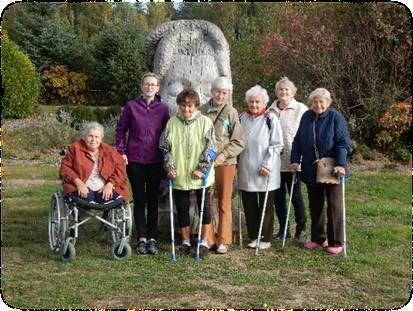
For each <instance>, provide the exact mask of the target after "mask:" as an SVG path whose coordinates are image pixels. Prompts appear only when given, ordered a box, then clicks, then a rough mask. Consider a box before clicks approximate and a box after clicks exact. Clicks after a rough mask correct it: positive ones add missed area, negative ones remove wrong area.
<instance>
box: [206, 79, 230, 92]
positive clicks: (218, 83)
mask: <svg viewBox="0 0 413 311" xmlns="http://www.w3.org/2000/svg"><path fill="white" fill-rule="evenodd" d="M212 90H228V91H229V92H230V93H231V92H232V83H231V80H230V79H229V78H228V77H224V76H221V77H218V78H216V79H215V80H214V81H213V82H212V84H211V91H212Z"/></svg>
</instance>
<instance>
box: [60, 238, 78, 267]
mask: <svg viewBox="0 0 413 311" xmlns="http://www.w3.org/2000/svg"><path fill="white" fill-rule="evenodd" d="M59 252H60V258H61V259H62V261H64V262H68V261H73V260H74V259H75V257H76V249H75V246H74V245H73V243H71V242H69V243H68V244H67V249H66V252H64V245H62V247H61V248H60V250H59Z"/></svg>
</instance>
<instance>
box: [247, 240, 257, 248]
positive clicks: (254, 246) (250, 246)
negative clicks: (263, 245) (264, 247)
mask: <svg viewBox="0 0 413 311" xmlns="http://www.w3.org/2000/svg"><path fill="white" fill-rule="evenodd" d="M247 246H248V247H249V248H256V247H257V239H255V240H254V241H252V242H251V243H249V244H248V245H247Z"/></svg>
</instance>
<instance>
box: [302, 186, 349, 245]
mask: <svg viewBox="0 0 413 311" xmlns="http://www.w3.org/2000/svg"><path fill="white" fill-rule="evenodd" d="M307 190H308V200H309V203H310V213H311V241H313V242H316V243H319V244H321V243H323V242H324V240H325V239H326V233H325V229H324V228H325V213H324V201H325V199H327V239H328V245H330V246H333V245H335V244H341V245H343V240H344V236H343V208H342V201H341V193H342V190H341V185H314V186H308V185H307Z"/></svg>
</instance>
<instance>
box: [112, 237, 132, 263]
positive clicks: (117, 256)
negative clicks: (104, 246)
mask: <svg viewBox="0 0 413 311" xmlns="http://www.w3.org/2000/svg"><path fill="white" fill-rule="evenodd" d="M120 243H121V241H117V242H115V243H113V245H112V249H111V255H112V258H113V259H115V260H119V261H127V260H128V259H129V257H130V255H131V254H132V248H131V247H130V245H129V244H128V243H125V245H124V246H123V250H122V252H121V253H120V254H118V251H119V247H120Z"/></svg>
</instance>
